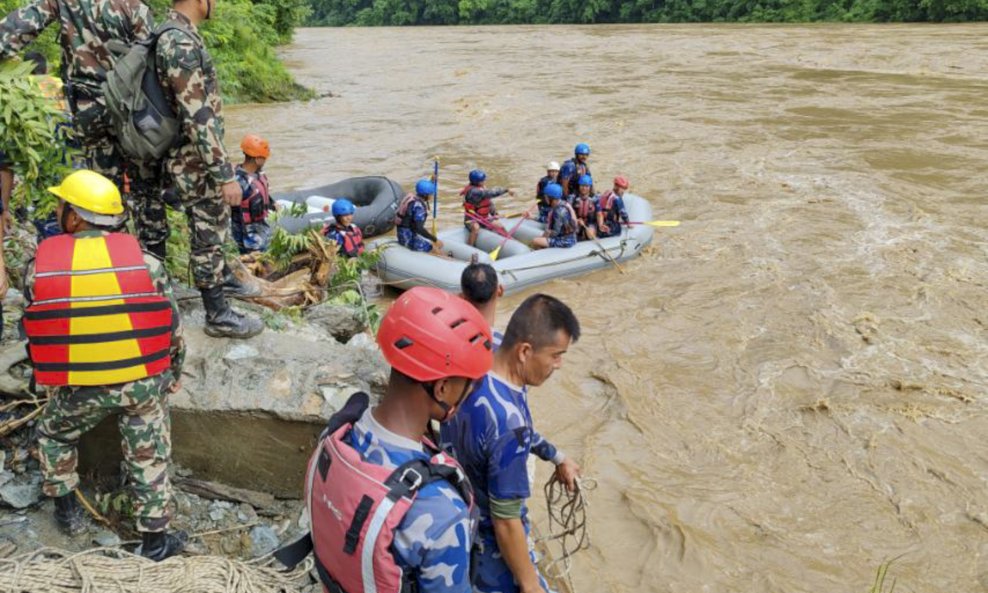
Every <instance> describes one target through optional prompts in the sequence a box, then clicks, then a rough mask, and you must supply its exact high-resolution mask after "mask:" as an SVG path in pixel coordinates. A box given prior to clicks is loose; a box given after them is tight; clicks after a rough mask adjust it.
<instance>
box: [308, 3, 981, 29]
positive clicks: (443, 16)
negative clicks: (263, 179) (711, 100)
mask: <svg viewBox="0 0 988 593" xmlns="http://www.w3.org/2000/svg"><path fill="white" fill-rule="evenodd" d="M310 2H311V7H312V15H311V18H310V20H309V24H312V25H329V26H343V25H364V26H376V25H397V26H400V25H467V24H473V25H479V24H521V23H534V24H555V23H578V24H579V23H692V22H810V21H843V22H926V21H929V22H960V21H979V20H986V19H988V0H630V1H629V0H439V1H433V0H430V1H428V2H427V1H426V0H310Z"/></svg>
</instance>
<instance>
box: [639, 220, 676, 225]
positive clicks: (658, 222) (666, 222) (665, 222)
mask: <svg viewBox="0 0 988 593" xmlns="http://www.w3.org/2000/svg"><path fill="white" fill-rule="evenodd" d="M645 224H648V225H651V226H679V221H678V220H650V221H648V222H646V223H645Z"/></svg>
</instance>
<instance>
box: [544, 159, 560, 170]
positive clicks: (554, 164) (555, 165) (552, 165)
mask: <svg viewBox="0 0 988 593" xmlns="http://www.w3.org/2000/svg"><path fill="white" fill-rule="evenodd" d="M545 170H546V171H558V170H559V163H557V162H556V161H549V166H548V167H546V168H545Z"/></svg>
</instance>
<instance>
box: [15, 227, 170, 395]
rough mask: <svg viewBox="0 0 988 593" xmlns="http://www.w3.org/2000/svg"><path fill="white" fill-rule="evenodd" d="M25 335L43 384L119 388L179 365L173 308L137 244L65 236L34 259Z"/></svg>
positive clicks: (126, 239) (45, 244)
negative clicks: (173, 356) (174, 358)
mask: <svg viewBox="0 0 988 593" xmlns="http://www.w3.org/2000/svg"><path fill="white" fill-rule="evenodd" d="M34 270H35V276H34V277H35V282H34V289H33V300H32V303H31V305H30V306H29V307H28V308H27V309H26V310H25V311H24V330H25V332H26V333H27V338H28V351H29V353H30V355H31V361H32V363H33V365H34V381H35V383H37V384H39V385H53V386H62V385H115V384H117V383H127V382H130V381H137V380H138V379H144V378H146V377H153V376H155V375H159V374H161V373H163V372H164V371H165V370H166V369H168V367H169V366H170V365H171V357H170V353H169V350H170V348H171V340H172V307H171V303H170V302H169V300H168V298H166V297H165V296H163V295H162V294H160V293H159V292H158V291H157V290H156V289H155V287H154V283H153V281H152V280H151V274H150V273H149V272H148V269H147V266H146V265H145V263H144V254H143V252H142V251H141V248H140V246H139V245H138V244H137V239H135V238H134V237H132V236H131V235H126V234H123V233H110V234H107V235H103V236H95V237H76V236H74V235H68V234H63V235H58V236H55V237H52V238H50V239H46V240H45V241H42V243H41V244H40V245H39V246H38V252H37V255H36V257H35V260H34Z"/></svg>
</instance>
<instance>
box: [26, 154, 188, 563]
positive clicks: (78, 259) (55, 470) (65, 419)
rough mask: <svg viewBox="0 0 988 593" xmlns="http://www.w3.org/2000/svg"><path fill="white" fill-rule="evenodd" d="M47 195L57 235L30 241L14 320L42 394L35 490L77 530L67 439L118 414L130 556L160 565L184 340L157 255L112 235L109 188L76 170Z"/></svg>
mask: <svg viewBox="0 0 988 593" xmlns="http://www.w3.org/2000/svg"><path fill="white" fill-rule="evenodd" d="M49 191H50V192H51V193H53V194H55V195H56V196H58V197H59V202H58V206H57V208H56V210H55V215H56V218H57V220H58V223H59V226H60V227H61V229H62V231H63V234H61V235H57V236H54V237H51V238H49V239H46V240H44V241H42V242H41V244H40V245H38V251H37V254H36V255H35V259H34V260H33V261H32V262H31V263H30V264H29V265H28V269H27V273H26V274H25V280H24V297H25V300H26V303H27V307H26V308H25V310H24V318H23V320H22V323H23V326H24V331H25V333H26V334H27V338H28V351H29V353H30V357H31V363H32V366H33V367H34V374H33V377H32V384H33V386H34V389H35V390H36V391H39V392H43V393H46V394H47V395H48V398H49V399H48V405H47V407H46V408H45V411H44V412H43V413H42V415H41V417H40V419H39V421H38V453H39V457H40V460H41V469H42V472H43V474H44V484H43V490H44V493H45V494H46V495H47V496H51V497H53V498H54V499H55V520H56V522H57V523H58V525H59V527H60V528H61V529H62V530H63V531H65V532H66V533H68V534H70V535H76V534H79V533H81V532H83V531H85V530H86V524H85V516H84V513H83V511H82V508H81V507H80V505H79V502H78V498H77V494H76V490H77V488H78V485H79V475H78V474H77V473H76V464H77V460H78V451H77V447H76V445H77V443H78V441H79V438H80V437H81V436H82V434H83V433H85V432H87V431H89V430H91V429H92V428H93V427H95V426H96V425H97V424H99V422H100V421H102V420H103V419H104V418H106V417H107V416H109V415H111V414H119V415H120V420H119V423H118V425H119V427H120V433H121V437H122V439H121V440H122V444H123V454H124V462H125V464H126V465H127V475H128V478H129V480H130V482H131V486H132V489H133V501H134V516H135V518H136V521H137V530H138V531H139V532H141V536H142V544H141V547H140V548H139V551H138V553H140V554H142V555H143V556H145V557H148V558H151V559H152V560H163V559H165V558H167V557H169V556H172V555H174V554H177V553H178V552H180V551H181V550H182V549H183V548H184V547H185V542H186V540H187V535H186V534H185V533H184V532H176V533H168V532H167V527H168V524H169V522H170V520H171V516H170V513H171V510H170V507H171V505H170V502H171V497H172V494H171V486H170V484H169V481H168V463H169V460H170V457H171V436H170V428H169V427H170V422H169V419H168V404H167V399H168V394H170V393H174V392H175V391H177V390H178V389H179V379H180V377H181V370H182V363H183V361H184V358H185V345H184V342H183V340H182V331H181V324H180V318H179V312H178V307H177V305H176V303H175V299H174V298H173V296H172V292H171V285H170V282H169V280H168V275H167V273H166V272H165V270H164V267H163V265H162V263H161V260H159V259H157V258H156V257H155V256H153V255H151V254H150V253H146V252H143V251H141V248H140V246H139V244H138V242H137V239H135V238H134V237H132V236H131V235H127V234H124V233H121V232H117V229H119V228H120V227H121V226H122V225H123V224H124V223H125V222H126V215H125V214H124V208H123V203H122V201H121V198H120V192H119V190H118V189H117V186H116V185H115V184H114V183H113V182H112V181H110V180H109V179H107V178H106V177H103V176H102V175H100V174H99V173H95V172H93V171H86V170H80V171H75V172H74V173H72V174H71V175H69V176H68V177H66V178H65V179H64V180H63V181H62V184H61V185H59V186H58V187H52V188H49Z"/></svg>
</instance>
